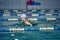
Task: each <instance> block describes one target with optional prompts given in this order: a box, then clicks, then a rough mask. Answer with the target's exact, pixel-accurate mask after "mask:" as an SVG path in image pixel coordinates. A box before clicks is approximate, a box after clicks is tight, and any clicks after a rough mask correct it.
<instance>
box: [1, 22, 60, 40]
mask: <svg viewBox="0 0 60 40" xmlns="http://www.w3.org/2000/svg"><path fill="white" fill-rule="evenodd" d="M59 22H60V21H55V22H53V21H49V22H48V21H46V22H42V21H40V22H36V23H39V24H38V25H36V26H33V27H41V26H42V27H43V26H45V27H46V26H49V27H50V26H54V25H57V26H60V23H59ZM0 23H1V22H0ZM3 23H4V22H3ZM3 23H2V24H0V26H3V27H5V26H6V27H28V26H27V25H23V24H22V22H20V23H19V22H16V24H15V22H11V21H10V22H9V23H8V22H6V21H5V23H8V24H3ZM32 23H33V22H32ZM13 24H14V25H13ZM17 24H19V25H17ZM0 40H60V31H59V30H57V31H26V32H19V33H9V32H8V33H0Z"/></svg>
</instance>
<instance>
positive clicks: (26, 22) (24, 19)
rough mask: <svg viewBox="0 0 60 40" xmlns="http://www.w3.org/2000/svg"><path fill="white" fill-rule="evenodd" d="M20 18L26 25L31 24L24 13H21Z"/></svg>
mask: <svg viewBox="0 0 60 40" xmlns="http://www.w3.org/2000/svg"><path fill="white" fill-rule="evenodd" d="M21 20H22V21H23V22H24V23H25V24H28V25H30V26H32V24H31V23H30V22H29V21H28V20H26V14H22V15H21Z"/></svg>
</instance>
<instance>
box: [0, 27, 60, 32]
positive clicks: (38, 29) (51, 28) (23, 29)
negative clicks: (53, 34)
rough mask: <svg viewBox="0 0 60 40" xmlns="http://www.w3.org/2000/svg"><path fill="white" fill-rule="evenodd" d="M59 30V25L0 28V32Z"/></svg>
mask: <svg viewBox="0 0 60 40" xmlns="http://www.w3.org/2000/svg"><path fill="white" fill-rule="evenodd" d="M46 30H50V31H51V30H54V31H55V30H60V27H28V28H0V32H20V31H46Z"/></svg>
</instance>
